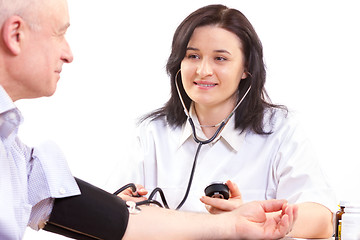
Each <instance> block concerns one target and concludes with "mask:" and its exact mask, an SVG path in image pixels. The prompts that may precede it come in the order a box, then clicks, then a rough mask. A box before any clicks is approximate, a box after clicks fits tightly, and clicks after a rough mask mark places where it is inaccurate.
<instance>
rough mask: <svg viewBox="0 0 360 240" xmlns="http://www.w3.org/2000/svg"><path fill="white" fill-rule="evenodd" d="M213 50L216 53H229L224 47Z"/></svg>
mask: <svg viewBox="0 0 360 240" xmlns="http://www.w3.org/2000/svg"><path fill="white" fill-rule="evenodd" d="M214 52H217V53H227V54H229V55H231V53H230V52H229V51H227V50H225V49H219V50H214Z"/></svg>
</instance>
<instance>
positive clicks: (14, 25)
mask: <svg viewBox="0 0 360 240" xmlns="http://www.w3.org/2000/svg"><path fill="white" fill-rule="evenodd" d="M24 26H25V22H24V20H23V19H22V18H21V17H19V16H11V17H9V18H8V19H7V20H6V21H5V23H4V25H3V29H2V32H1V37H2V39H3V41H4V43H5V46H6V47H7V49H8V50H9V52H10V53H11V54H13V55H18V54H19V53H20V51H21V41H22V39H23V37H24V36H23V35H24V32H23V31H24Z"/></svg>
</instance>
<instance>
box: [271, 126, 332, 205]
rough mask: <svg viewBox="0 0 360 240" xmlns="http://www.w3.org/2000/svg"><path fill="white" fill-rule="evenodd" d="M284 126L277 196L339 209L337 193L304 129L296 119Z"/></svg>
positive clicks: (278, 154) (279, 154) (276, 171)
mask: <svg viewBox="0 0 360 240" xmlns="http://www.w3.org/2000/svg"><path fill="white" fill-rule="evenodd" d="M285 129H286V130H284V131H283V132H282V136H281V138H282V140H281V144H280V146H279V151H278V153H277V156H276V158H277V159H276V161H275V163H276V166H275V168H274V169H275V170H274V172H275V173H274V175H275V178H276V179H277V182H278V189H277V198H283V199H287V200H288V201H289V202H290V203H301V202H315V203H319V204H322V205H324V206H325V207H327V208H328V209H330V210H331V211H332V212H334V211H336V210H337V204H336V196H335V193H334V191H333V189H332V188H331V186H330V185H329V183H328V180H327V177H326V175H325V173H324V172H323V170H322V167H321V164H320V162H319V161H318V158H317V156H316V152H315V150H314V149H313V146H312V144H311V142H310V141H309V139H308V138H307V137H306V136H305V134H304V130H303V129H302V128H301V127H300V126H299V125H298V123H297V121H293V120H290V122H289V124H288V125H287V126H286V128H285ZM279 138H280V137H279Z"/></svg>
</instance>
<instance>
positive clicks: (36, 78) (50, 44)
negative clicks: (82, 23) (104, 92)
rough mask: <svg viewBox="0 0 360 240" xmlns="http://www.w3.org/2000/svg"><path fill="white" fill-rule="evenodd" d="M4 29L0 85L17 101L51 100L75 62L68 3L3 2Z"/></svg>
mask: <svg viewBox="0 0 360 240" xmlns="http://www.w3.org/2000/svg"><path fill="white" fill-rule="evenodd" d="M0 25H1V31H0V85H2V86H3V87H4V88H5V90H6V91H7V93H8V94H9V95H10V97H11V98H12V99H13V101H16V100H18V99H24V98H36V97H42V96H51V95H52V94H53V93H54V92H55V90H56V85H57V82H58V80H59V78H60V72H61V70H62V65H63V63H70V62H72V60H73V55H72V52H71V50H70V47H69V45H68V43H67V41H66V39H65V33H66V30H67V28H68V27H69V25H70V23H69V13H68V8H67V2H66V0H0Z"/></svg>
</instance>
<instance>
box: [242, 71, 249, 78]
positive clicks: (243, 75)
mask: <svg viewBox="0 0 360 240" xmlns="http://www.w3.org/2000/svg"><path fill="white" fill-rule="evenodd" d="M248 77H252V75H251V73H250V72H248V71H244V72H243V74H242V76H241V79H245V78H248Z"/></svg>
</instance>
